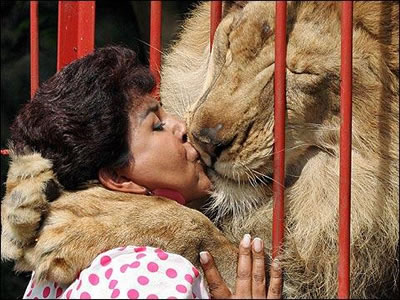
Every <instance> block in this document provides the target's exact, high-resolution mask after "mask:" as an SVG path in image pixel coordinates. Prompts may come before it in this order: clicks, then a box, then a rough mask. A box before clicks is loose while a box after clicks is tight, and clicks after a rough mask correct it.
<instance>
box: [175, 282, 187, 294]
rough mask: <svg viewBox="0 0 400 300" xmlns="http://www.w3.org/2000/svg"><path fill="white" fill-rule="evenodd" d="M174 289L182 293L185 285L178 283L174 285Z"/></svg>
mask: <svg viewBox="0 0 400 300" xmlns="http://www.w3.org/2000/svg"><path fill="white" fill-rule="evenodd" d="M176 290H177V291H178V292H179V293H182V294H184V293H186V292H187V288H186V286H184V285H182V284H178V285H177V286H176Z"/></svg>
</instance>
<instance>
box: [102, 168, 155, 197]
mask: <svg viewBox="0 0 400 300" xmlns="http://www.w3.org/2000/svg"><path fill="white" fill-rule="evenodd" d="M118 173H119V172H118V171H117V170H114V169H111V168H101V169H100V170H99V172H98V177H99V180H100V182H101V184H102V185H104V186H105V187H106V188H108V189H110V190H113V191H119V192H124V193H133V194H142V195H146V194H148V190H147V189H146V188H145V187H144V186H141V185H139V184H137V183H135V182H133V181H132V180H131V179H129V178H127V177H125V176H122V175H121V174H118Z"/></svg>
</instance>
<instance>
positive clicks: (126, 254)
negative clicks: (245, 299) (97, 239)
mask: <svg viewBox="0 0 400 300" xmlns="http://www.w3.org/2000/svg"><path fill="white" fill-rule="evenodd" d="M32 286H33V288H32ZM35 296H36V297H38V296H40V297H39V298H52V297H51V296H54V297H53V298H67V299H69V298H82V297H84V298H85V297H87V298H124V299H127V298H128V299H132V298H133V299H135V298H148V299H157V298H164V299H167V298H169V297H176V298H181V299H193V298H203V299H204V298H209V296H208V293H207V290H206V288H205V284H204V281H203V277H202V276H201V274H200V272H199V270H198V269H197V268H195V267H194V266H193V265H192V264H191V263H190V262H189V261H188V260H187V259H186V258H184V257H182V256H180V255H177V254H173V253H168V252H165V251H163V250H162V249H160V248H153V247H146V246H127V247H119V248H115V249H111V250H109V251H106V252H104V253H102V254H100V255H98V256H97V257H96V258H95V259H94V260H93V262H92V264H91V265H90V266H89V267H88V268H86V269H84V270H83V271H82V272H81V273H80V274H79V276H78V278H77V279H76V280H75V281H74V282H73V283H72V284H71V285H70V286H68V287H66V286H59V285H57V284H55V283H49V282H47V283H43V284H41V285H40V286H38V285H36V286H35V284H34V282H33V281H32V280H31V283H30V286H28V289H27V290H26V293H25V296H24V298H30V299H33V298H34V297H35ZM44 296H47V297H44ZM57 296H58V297H57Z"/></svg>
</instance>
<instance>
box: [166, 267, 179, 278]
mask: <svg viewBox="0 0 400 300" xmlns="http://www.w3.org/2000/svg"><path fill="white" fill-rule="evenodd" d="M176 275H177V273H176V271H175V270H174V269H172V268H169V269H167V276H168V277H169V278H175V277H176Z"/></svg>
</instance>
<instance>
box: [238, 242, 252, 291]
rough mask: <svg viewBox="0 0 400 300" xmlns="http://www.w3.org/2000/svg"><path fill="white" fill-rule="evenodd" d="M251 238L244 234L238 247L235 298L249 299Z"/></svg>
mask: <svg viewBox="0 0 400 300" xmlns="http://www.w3.org/2000/svg"><path fill="white" fill-rule="evenodd" d="M250 243H251V237H250V234H245V235H244V237H243V239H242V241H241V242H240V245H239V262H238V270H237V277H236V293H235V296H236V297H237V298H242V299H243V298H247V299H248V298H251V268H252V266H251V247H250Z"/></svg>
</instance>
